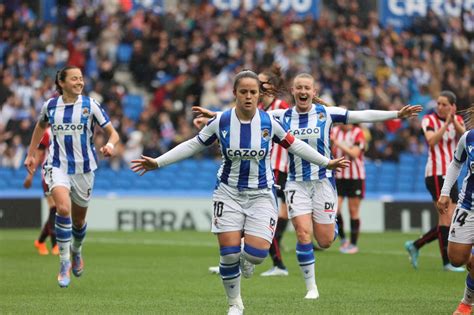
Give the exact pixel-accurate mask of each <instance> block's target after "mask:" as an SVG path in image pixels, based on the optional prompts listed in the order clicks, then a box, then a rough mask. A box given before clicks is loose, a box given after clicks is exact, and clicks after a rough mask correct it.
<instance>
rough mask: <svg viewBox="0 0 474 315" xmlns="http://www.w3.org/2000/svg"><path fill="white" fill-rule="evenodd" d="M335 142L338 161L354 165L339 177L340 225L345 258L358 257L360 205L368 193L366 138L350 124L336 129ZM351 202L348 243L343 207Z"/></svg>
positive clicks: (356, 127)
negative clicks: (354, 255)
mask: <svg viewBox="0 0 474 315" xmlns="http://www.w3.org/2000/svg"><path fill="white" fill-rule="evenodd" d="M331 140H332V143H333V153H334V156H335V157H341V156H344V157H346V158H347V159H348V160H349V161H351V164H350V165H349V167H348V168H346V169H345V170H344V171H342V172H338V173H336V188H337V195H338V200H337V204H338V206H339V207H338V211H337V224H338V228H339V232H338V234H339V237H340V238H341V247H340V248H339V251H340V252H341V253H344V254H355V253H357V252H358V251H359V248H358V247H357V240H358V238H359V229H360V216H359V212H360V203H361V200H362V199H363V198H364V193H365V165H364V149H365V136H364V132H363V131H362V129H361V128H360V127H359V126H356V125H352V124H347V125H340V126H336V127H334V129H333V130H332V135H331ZM344 198H347V204H348V208H349V215H350V227H351V237H350V241H349V240H346V238H345V233H344V224H343V220H342V213H341V210H342V203H343V201H344Z"/></svg>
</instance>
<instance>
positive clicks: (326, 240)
mask: <svg viewBox="0 0 474 315" xmlns="http://www.w3.org/2000/svg"><path fill="white" fill-rule="evenodd" d="M317 242H318V245H319V247H321V248H324V249H326V248H329V247H331V245H332V243H333V238H323V239H321V240H319V239H317Z"/></svg>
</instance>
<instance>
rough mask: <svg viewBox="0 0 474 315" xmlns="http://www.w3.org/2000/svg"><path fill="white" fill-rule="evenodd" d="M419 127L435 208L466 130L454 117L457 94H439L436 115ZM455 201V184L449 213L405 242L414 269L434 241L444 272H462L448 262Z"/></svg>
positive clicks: (426, 174)
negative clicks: (423, 137)
mask: <svg viewBox="0 0 474 315" xmlns="http://www.w3.org/2000/svg"><path fill="white" fill-rule="evenodd" d="M421 125H422V128H423V132H424V134H425V138H426V142H427V143H428V146H429V150H428V160H427V162H426V170H425V184H426V188H427V189H428V191H429V192H430V194H431V198H432V199H433V203H434V204H435V207H436V201H437V200H438V198H439V196H440V191H441V187H442V186H443V182H444V177H445V176H446V170H447V169H448V166H449V163H451V161H452V159H453V152H454V149H455V148H456V142H457V139H458V138H459V137H460V136H461V135H462V134H463V133H464V132H465V131H466V129H465V127H464V121H463V119H462V117H461V116H460V115H456V95H455V94H454V93H453V92H451V91H442V92H441V94H440V95H439V96H438V99H437V107H436V112H435V113H433V114H429V115H426V116H424V117H423V120H422V122H421ZM457 201H458V186H457V184H454V185H453V186H452V188H451V203H450V206H449V211H447V212H446V213H441V212H440V215H439V218H438V225H437V226H435V227H433V228H431V230H429V231H428V232H426V233H425V234H424V235H422V236H421V237H420V238H419V239H417V240H415V241H407V242H405V249H406V250H407V252H408V255H409V258H410V262H411V264H412V266H413V268H415V269H416V268H418V255H419V250H420V248H422V247H423V246H424V245H426V244H428V243H430V242H432V241H434V240H436V239H437V240H438V242H439V248H440V252H441V259H442V262H443V269H444V270H446V271H455V272H463V271H464V268H456V267H454V266H453V265H452V264H450V262H449V259H448V232H449V225H450V224H451V217H452V216H453V212H454V208H455V207H456V202H457Z"/></svg>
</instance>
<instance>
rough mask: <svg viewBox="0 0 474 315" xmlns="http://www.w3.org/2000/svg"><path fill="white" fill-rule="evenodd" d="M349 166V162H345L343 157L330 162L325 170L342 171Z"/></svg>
mask: <svg viewBox="0 0 474 315" xmlns="http://www.w3.org/2000/svg"><path fill="white" fill-rule="evenodd" d="M349 164H350V161H349V160H345V159H344V157H340V158H338V159H334V160H330V161H329V164H328V166H327V168H328V169H330V170H335V169H344V168H346V167H348V166H349Z"/></svg>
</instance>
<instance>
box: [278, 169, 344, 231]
mask: <svg viewBox="0 0 474 315" xmlns="http://www.w3.org/2000/svg"><path fill="white" fill-rule="evenodd" d="M285 193H286V202H287V204H288V217H289V218H290V219H293V218H294V217H297V216H300V215H304V214H308V213H311V214H312V217H313V221H314V222H316V223H321V224H333V223H334V222H336V211H337V191H336V188H335V187H334V186H333V185H332V184H331V182H330V180H329V179H328V178H324V179H321V180H312V181H302V182H295V181H289V182H287V183H286V187H285Z"/></svg>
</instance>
